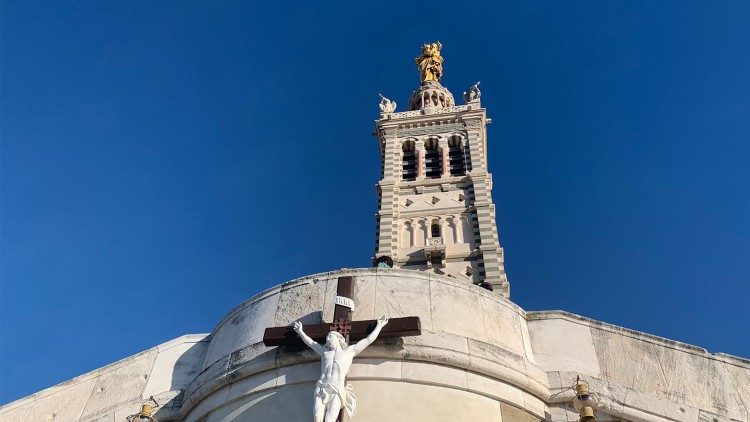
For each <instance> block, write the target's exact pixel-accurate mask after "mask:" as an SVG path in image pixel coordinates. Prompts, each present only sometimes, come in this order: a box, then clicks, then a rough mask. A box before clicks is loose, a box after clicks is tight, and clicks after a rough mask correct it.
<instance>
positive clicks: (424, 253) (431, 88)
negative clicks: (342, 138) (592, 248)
mask: <svg viewBox="0 0 750 422" xmlns="http://www.w3.org/2000/svg"><path fill="white" fill-rule="evenodd" d="M441 48H442V46H441V45H440V43H432V44H425V45H424V46H423V48H422V54H421V55H420V56H419V57H417V59H416V62H417V67H418V68H419V70H420V80H421V85H420V86H419V87H418V88H417V89H416V90H415V91H414V92H413V93H412V95H411V97H410V99H409V110H408V111H403V112H395V110H396V103H395V102H393V101H391V100H389V99H387V98H385V97H382V101H381V102H380V119H379V120H377V122H376V132H375V135H376V136H377V139H378V144H379V147H380V159H381V180H380V182H379V183H378V186H377V189H378V195H379V200H378V213H377V240H376V247H375V259H379V258H380V259H384V258H382V257H390V258H391V259H392V260H393V266H394V267H395V268H404V269H414V270H419V271H433V272H435V273H438V274H445V275H449V276H451V277H454V278H456V279H459V280H466V281H467V282H472V283H474V284H481V285H483V286H484V287H488V288H489V287H491V288H492V290H493V291H495V292H497V293H500V294H502V295H503V296H504V297H509V296H510V289H509V287H510V286H509V283H508V280H507V277H506V275H505V269H504V266H503V249H502V248H501V247H500V243H499V241H498V235H497V226H496V224H495V205H494V203H493V202H492V175H491V174H490V173H489V172H488V171H487V130H486V126H487V125H488V124H489V123H491V120H490V119H488V118H487V115H486V110H485V109H484V108H482V105H481V100H480V96H481V93H480V91H479V86H478V85H479V83H477V84H476V85H474V86H472V87H471V88H469V89H468V90H467V91H466V92H464V95H463V99H464V102H465V104H464V105H459V106H457V105H456V104H455V101H454V99H453V94H451V92H450V91H448V89H446V88H445V87H444V86H442V85H441V84H440V78H441V77H442V73H443V67H442V65H443V57H442V56H441V55H440V49H441Z"/></svg>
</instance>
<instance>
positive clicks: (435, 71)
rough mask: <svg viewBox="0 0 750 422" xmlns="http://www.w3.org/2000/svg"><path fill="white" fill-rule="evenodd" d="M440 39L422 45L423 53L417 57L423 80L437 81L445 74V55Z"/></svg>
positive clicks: (420, 75)
mask: <svg viewBox="0 0 750 422" xmlns="http://www.w3.org/2000/svg"><path fill="white" fill-rule="evenodd" d="M441 48H443V46H442V44H440V41H436V42H434V43H432V44H425V45H423V46H422V55H421V56H419V57H417V58H416V62H417V68H418V69H419V77H420V80H421V82H427V81H437V82H440V78H441V77H442V76H443V56H441V55H440V49H441Z"/></svg>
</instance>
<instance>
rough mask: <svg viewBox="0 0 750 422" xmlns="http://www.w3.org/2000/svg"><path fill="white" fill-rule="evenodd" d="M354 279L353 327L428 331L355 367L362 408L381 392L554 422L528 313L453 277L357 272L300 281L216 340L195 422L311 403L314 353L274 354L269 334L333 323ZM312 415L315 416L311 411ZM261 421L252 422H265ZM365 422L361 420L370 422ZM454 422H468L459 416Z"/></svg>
mask: <svg viewBox="0 0 750 422" xmlns="http://www.w3.org/2000/svg"><path fill="white" fill-rule="evenodd" d="M348 275H351V276H355V277H356V278H355V290H354V300H355V303H356V308H355V310H354V313H353V314H354V315H353V317H354V319H373V318H376V317H378V316H380V315H387V316H389V317H402V316H419V317H420V319H421V321H422V330H423V334H422V335H421V336H417V337H405V338H398V339H386V340H382V341H378V342H376V343H375V344H374V345H372V346H371V347H370V348H368V349H367V350H366V351H365V352H364V353H362V355H360V357H358V358H357V359H356V360H355V365H354V367H353V369H352V373H351V374H350V377H349V379H350V381H351V382H352V383H353V384H354V385H355V388H356V387H360V389H361V390H363V392H362V393H360V395H359V396H360V400H361V403H362V405H361V406H362V408H367V406H372V405H375V404H376V402H377V399H376V397H377V394H378V391H379V390H382V392H381V395H382V394H385V396H382V397H391V399H389V400H396V399H399V400H406V398H408V397H416V396H420V397H422V396H424V397H433V396H434V397H444V400H451V401H454V400H456V399H458V398H460V400H461V403H467V404H471V406H473V408H475V409H477V411H481V414H482V415H485V414H487V412H490V411H489V410H488V409H494V410H492V412H496V413H497V415H498V418H499V415H500V409H501V408H506V412H520V414H524V415H527V416H528V418H530V419H529V420H539V419H544V418H545V414H547V409H546V406H545V405H544V402H543V400H544V399H546V398H547V397H548V396H549V390H548V387H547V386H548V380H547V375H546V373H545V372H544V371H543V370H541V369H540V368H538V367H537V366H536V364H535V363H534V357H533V354H532V352H531V345H530V338H529V333H528V328H527V325H526V318H525V314H524V312H523V310H522V309H521V308H519V307H518V306H516V305H515V304H513V303H511V302H509V301H508V300H505V299H503V298H501V297H499V296H498V295H495V294H492V293H491V292H489V291H487V290H484V289H482V288H480V287H477V286H474V285H471V284H468V283H466V282H462V281H458V280H455V279H453V278H450V277H445V276H439V275H436V274H429V273H421V272H416V271H409V270H394V269H357V270H341V271H335V272H329V273H321V274H316V275H312V276H308V277H304V278H300V279H297V280H293V281H290V282H288V283H284V284H282V285H280V286H276V287H274V288H271V289H269V290H266V291H264V292H261V293H260V294H258V295H256V296H254V297H253V298H251V299H249V300H248V301H246V302H244V303H243V304H242V305H240V306H238V307H237V308H235V309H234V310H232V311H231V312H230V313H229V314H228V315H227V316H226V317H225V318H224V319H223V320H222V321H221V322H220V323H219V324H218V326H217V327H216V329H215V330H214V332H213V334H212V337H211V339H210V342H209V345H208V349H207V352H206V358H205V361H204V364H203V368H204V370H203V372H202V373H201V374H200V375H199V376H198V378H197V379H196V380H195V381H193V383H191V385H190V386H188V389H187V391H186V394H185V403H184V405H183V409H182V412H181V414H182V415H183V416H184V417H186V420H200V419H201V418H203V417H206V416H207V415H215V416H212V417H211V418H209V420H212V419H216V420H222V419H223V418H224V416H221V417H220V414H221V415H229V414H236V412H240V413H242V414H243V415H245V416H248V417H249V416H250V415H251V414H253V413H252V412H254V410H252V409H254V408H255V405H251V403H257V404H258V406H260V403H261V402H263V403H264V405H263V406H261V407H265V406H266V405H270V403H273V402H278V403H283V402H284V400H289V399H291V397H297V396H296V394H298V393H296V392H298V391H300V392H302V391H304V394H305V395H304V396H299V397H298V398H299V399H300V400H306V401H307V402H310V403H312V391H313V388H312V386H313V385H314V381H315V380H317V378H318V376H319V368H318V364H317V360H318V357H317V356H316V355H314V354H313V353H312V352H311V351H302V352H298V353H287V352H285V351H283V350H279V349H277V348H267V347H265V346H264V345H263V344H262V342H261V340H262V336H263V330H264V329H265V328H266V327H269V326H279V325H289V324H291V323H292V322H294V321H295V320H300V319H301V320H302V321H303V322H304V323H319V322H321V321H330V320H331V319H332V316H333V307H334V304H333V297H334V295H335V290H336V284H337V278H338V277H340V276H348ZM381 384H382V385H381ZM300 385H305V386H306V387H305V388H302V387H300ZM248 386H252V388H248ZM365 391H366V393H365ZM385 391H389V393H387V394H386V393H385ZM299 394H302V393H299ZM374 394H375V395H376V396H375V397H373V395H374ZM372 400H375V401H374V402H373V401H372ZM381 400H382V398H381ZM409 401H410V403H411V402H412V401H413V403H411V404H410V406H412V407H414V406H416V407H419V406H423V405H424V406H425V407H424V409H422V410H419V409H417V408H416V407H414V409H415V410H414V411H415V412H417V413H419V412H421V411H425V412H427V411H428V410H429V409H430V408H431V405H429V404H430V401H429V400H428V401H425V400H421V401H420V400H409ZM399 403H400V402H399ZM418 403H422V404H418ZM381 404H386V403H383V402H381ZM392 404H394V405H395V402H392ZM399 405H401V404H399ZM261 407H257V408H258V409H260V408H261ZM281 407H282V408H284V407H285V406H281ZM286 407H287V408H288V407H289V406H286ZM303 407H304V408H306V409H308V410H309V408H310V407H311V406H303ZM454 407H455V406H454ZM456 408H457V409H460V406H459V407H456ZM221 409H223V410H221ZM522 409H525V410H522ZM217 412H218V413H217ZM222 412H223V413H222ZM233 412H234V413H233ZM248 412H250V413H248ZM492 412H490V413H492ZM364 413H365V412H362V414H364ZM459 413H461V412H459ZM463 413H465V414H466V415H467V418H468V419H466V420H477V418H476V417H474V416H471V417H469V416H470V415H474V413H472V412H468V413H466V412H463ZM308 416H309V415H308ZM449 416H450V415H446V418H448V417H449ZM243 417H244V416H243ZM256 417H259V416H253V418H252V420H263V419H256ZM289 417H291V416H289ZM363 417H364V416H358V418H357V419H358V420H367V419H366V418H365V419H362V418H363ZM449 419H450V420H464V419H463V418H462V417H459V415H458V414H456V415H455V416H450V417H449ZM481 419H482V420H485V419H484V418H481ZM269 420H271V419H269ZM289 420H294V419H289ZM411 420H414V419H411ZM425 420H427V419H425ZM487 420H492V419H487ZM497 420H500V419H497Z"/></svg>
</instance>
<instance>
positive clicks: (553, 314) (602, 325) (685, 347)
mask: <svg viewBox="0 0 750 422" xmlns="http://www.w3.org/2000/svg"><path fill="white" fill-rule="evenodd" d="M526 319H527V321H529V322H531V321H540V320H548V319H562V320H566V321H570V322H573V323H576V324H582V325H586V326H588V327H591V328H596V329H600V330H603V331H607V332H611V333H617V334H620V335H623V336H625V337H630V338H634V339H637V340H642V341H646V342H649V343H653V344H656V345H659V346H662V347H668V348H672V349H677V350H680V351H683V352H687V353H692V354H695V355H701V356H704V357H707V358H709V359H714V360H718V361H721V362H725V363H729V364H732V365H737V366H740V367H743V368H747V369H750V359H746V358H742V357H739V356H734V355H729V354H726V353H720V352H718V353H711V352H709V351H708V350H706V349H704V348H702V347H698V346H694V345H692V344H688V343H683V342H680V341H677V340H671V339H668V338H665V337H660V336H657V335H654V334H649V333H645V332H643V331H637V330H633V329H630V328H625V327H621V326H619V325H614V324H610V323H607V322H602V321H598V320H595V319H591V318H587V317H584V316H581V315H577V314H574V313H571V312H567V311H561V310H552V311H528V312H526Z"/></svg>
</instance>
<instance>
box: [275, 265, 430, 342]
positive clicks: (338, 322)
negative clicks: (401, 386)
mask: <svg viewBox="0 0 750 422" xmlns="http://www.w3.org/2000/svg"><path fill="white" fill-rule="evenodd" d="M353 293H354V277H339V280H338V286H337V288H336V295H338V296H342V297H346V298H350V299H351V298H352V296H353ZM376 323H377V321H376V320H374V319H368V320H364V321H352V310H351V309H349V308H347V307H346V306H343V305H339V304H337V305H336V307H335V308H334V310H333V322H332V323H330V324H325V323H324V324H311V325H305V326H304V330H305V333H307V335H308V336H310V338H312V339H313V340H315V341H317V342H318V343H324V342H325V339H326V336H327V335H328V333H329V332H331V331H338V332H339V333H341V335H343V336H344V337H345V338H346V340H347V341H350V342H356V341H359V340H362V339H363V338H365V337H367V335H368V334H369V333H370V332H371V331H372V330H373V329H374V328H375V324H376ZM420 334H422V325H421V323H420V321H419V317H415V316H414V317H405V318H390V319H389V320H388V324H386V325H385V327H383V330H382V331H381V332H380V335H379V336H378V338H393V337H406V336H418V335H420ZM263 344H265V345H266V346H269V347H270V346H285V347H287V348H289V349H301V348H304V347H306V346H305V344H304V343H303V342H302V340H300V338H299V336H298V335H297V333H295V332H294V330H293V329H292V327H291V326H289V327H269V328H266V331H265V333H264V334H263Z"/></svg>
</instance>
